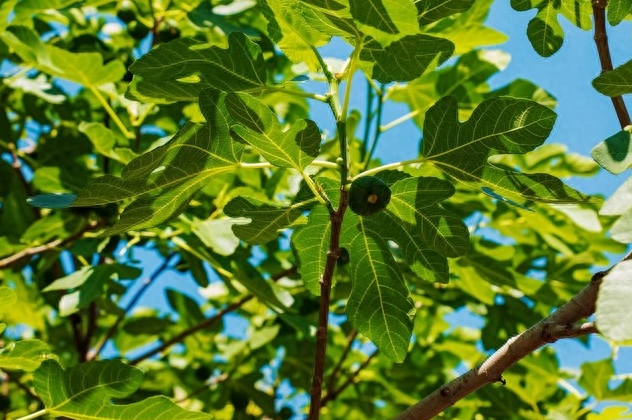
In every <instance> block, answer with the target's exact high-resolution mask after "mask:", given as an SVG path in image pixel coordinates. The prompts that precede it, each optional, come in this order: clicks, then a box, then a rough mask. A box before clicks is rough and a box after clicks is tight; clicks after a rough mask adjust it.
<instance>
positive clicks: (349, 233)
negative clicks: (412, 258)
mask: <svg viewBox="0 0 632 420" xmlns="http://www.w3.org/2000/svg"><path fill="white" fill-rule="evenodd" d="M341 244H342V245H343V246H345V247H346V248H347V249H348V250H349V258H350V262H349V264H350V267H351V271H350V272H351V281H352V289H351V294H350V295H349V300H348V302H347V309H346V311H347V315H348V317H349V321H351V323H352V324H353V325H354V326H355V327H356V328H357V329H358V331H360V332H361V333H362V334H364V335H366V336H367V337H368V338H369V339H370V340H371V341H373V343H375V345H376V346H377V347H378V348H379V349H380V350H381V351H382V352H384V354H385V355H386V356H388V357H389V358H390V359H392V360H394V361H397V362H401V361H402V360H404V358H405V357H406V353H407V352H408V345H409V343H410V336H411V333H412V328H413V322H412V319H413V316H414V313H415V308H414V304H413V301H412V299H410V297H409V296H408V290H407V288H406V285H405V284H404V279H403V278H402V275H401V273H400V272H399V270H398V268H397V265H396V264H395V261H394V260H393V256H392V255H391V251H390V249H389V248H388V245H387V244H386V242H385V240H384V239H383V238H382V237H381V235H380V229H379V225H378V224H377V223H375V222H374V221H373V220H372V219H371V218H370V217H367V218H364V217H359V216H356V215H355V214H353V213H350V212H349V213H347V214H346V216H345V221H344V226H343V233H342V237H341Z"/></svg>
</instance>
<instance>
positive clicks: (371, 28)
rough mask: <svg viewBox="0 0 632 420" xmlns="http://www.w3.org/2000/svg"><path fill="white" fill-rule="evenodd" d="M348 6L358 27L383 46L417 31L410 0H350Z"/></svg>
mask: <svg viewBox="0 0 632 420" xmlns="http://www.w3.org/2000/svg"><path fill="white" fill-rule="evenodd" d="M349 6H350V7H351V9H350V10H351V15H352V16H353V19H354V20H355V22H356V24H357V26H358V28H359V29H360V30H362V31H363V32H364V33H365V34H367V35H369V36H371V37H372V38H374V39H375V40H377V41H378V42H379V43H380V44H381V45H383V46H386V45H388V44H390V43H391V42H393V41H396V40H398V39H401V38H403V37H405V36H407V35H416V34H418V33H419V24H418V23H417V10H416V8H415V5H414V4H413V2H412V0H401V1H390V0H350V1H349Z"/></svg>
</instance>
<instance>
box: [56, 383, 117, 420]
mask: <svg viewBox="0 0 632 420" xmlns="http://www.w3.org/2000/svg"><path fill="white" fill-rule="evenodd" d="M52 379H53V378H50V377H49V378H48V381H47V384H48V387H49V388H48V389H53V388H52V387H54V386H59V384H57V383H55V384H52V383H51V380H52ZM128 380H129V378H125V380H120V381H114V382H108V383H107V385H117V384H125V383H127V381H128ZM102 386H103V384H97V385H95V386H93V387H90V388H85V389H83V390H81V391H80V392H77V393H75V394H72V395H66V392H64V396H65V397H66V401H64V402H61V403H59V404H58V405H55V406H53V407H50V408H47V410H48V411H49V412H50V411H53V412H55V413H58V414H62V415H68V417H71V418H72V417H73V415H75V414H76V412H74V411H62V410H61V409H60V407H65V406H68V404H72V403H73V402H74V401H73V400H76V399H77V398H80V397H81V396H83V395H87V394H89V393H91V392H93V391H94V390H97V389H99V388H100V387H102ZM84 417H89V418H92V419H102V418H103V417H98V416H89V415H85V416H84Z"/></svg>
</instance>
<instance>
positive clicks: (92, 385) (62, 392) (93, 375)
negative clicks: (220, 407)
mask: <svg viewBox="0 0 632 420" xmlns="http://www.w3.org/2000/svg"><path fill="white" fill-rule="evenodd" d="M142 377H143V373H142V372H141V370H140V369H137V368H134V367H131V366H129V365H126V364H124V363H122V362H120V361H117V360H106V361H94V362H90V363H85V364H80V365H77V366H74V367H72V368H69V369H66V370H64V369H63V368H62V367H61V366H60V365H59V363H57V362H56V361H53V360H46V361H45V362H43V363H42V364H41V366H40V367H39V368H38V369H37V370H36V371H35V374H34V376H33V386H34V388H35V392H36V393H37V395H39V397H40V398H41V399H42V402H43V403H44V406H45V410H46V411H47V412H48V413H49V414H51V415H54V416H64V417H70V418H72V419H76V420H115V419H118V420H203V419H210V418H211V416H210V415H208V414H203V413H196V412H192V411H188V410H185V409H183V408H180V407H179V406H178V405H176V404H175V403H174V402H172V401H171V400H169V398H167V397H164V396H158V397H150V398H147V399H145V400H143V401H139V402H135V403H132V404H125V405H123V404H112V402H111V400H112V398H123V397H127V396H128V395H130V394H132V393H133V392H134V391H135V390H136V389H137V388H138V387H139V386H140V384H141V382H142Z"/></svg>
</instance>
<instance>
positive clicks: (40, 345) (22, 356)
mask: <svg viewBox="0 0 632 420" xmlns="http://www.w3.org/2000/svg"><path fill="white" fill-rule="evenodd" d="M50 357H52V354H51V352H50V348H49V347H48V344H46V343H45V342H43V341H41V340H36V339H29V340H20V341H16V342H13V343H9V344H8V345H7V346H6V347H4V348H2V349H0V369H6V370H9V371H12V370H22V371H25V372H33V371H34V370H35V369H37V368H38V367H39V365H40V364H41V363H42V361H44V360H46V359H47V358H50Z"/></svg>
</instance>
